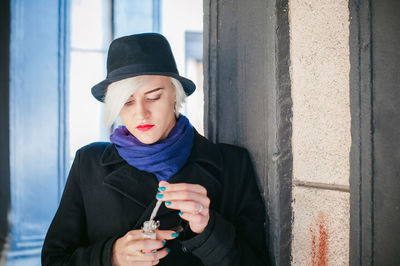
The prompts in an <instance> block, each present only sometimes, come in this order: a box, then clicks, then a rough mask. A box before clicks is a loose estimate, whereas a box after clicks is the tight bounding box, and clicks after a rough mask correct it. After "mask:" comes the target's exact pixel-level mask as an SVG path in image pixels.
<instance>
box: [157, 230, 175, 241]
mask: <svg viewBox="0 0 400 266" xmlns="http://www.w3.org/2000/svg"><path fill="white" fill-rule="evenodd" d="M156 235H157V239H159V240H171V239H175V238H176V237H177V235H176V232H175V231H173V230H157V231H156Z"/></svg>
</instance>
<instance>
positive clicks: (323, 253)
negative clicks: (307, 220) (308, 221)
mask: <svg viewBox="0 0 400 266" xmlns="http://www.w3.org/2000/svg"><path fill="white" fill-rule="evenodd" d="M315 227H316V228H317V230H314V228H315ZM310 233H311V262H312V266H327V265H328V229H327V226H326V222H325V217H324V215H323V214H319V215H318V217H317V218H316V223H315V224H314V225H312V226H311V227H310ZM317 234H318V235H317ZM317 238H318V241H317Z"/></svg>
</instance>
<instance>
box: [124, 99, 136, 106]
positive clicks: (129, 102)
mask: <svg viewBox="0 0 400 266" xmlns="http://www.w3.org/2000/svg"><path fill="white" fill-rule="evenodd" d="M134 102H135V100H128V101H127V102H126V103H125V105H130V104H133V103H134Z"/></svg>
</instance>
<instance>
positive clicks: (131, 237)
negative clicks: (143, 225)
mask: <svg viewBox="0 0 400 266" xmlns="http://www.w3.org/2000/svg"><path fill="white" fill-rule="evenodd" d="M142 232H143V231H142V230H140V229H136V230H131V231H129V232H128V233H126V234H125V238H126V240H127V241H135V240H141V239H143V236H142Z"/></svg>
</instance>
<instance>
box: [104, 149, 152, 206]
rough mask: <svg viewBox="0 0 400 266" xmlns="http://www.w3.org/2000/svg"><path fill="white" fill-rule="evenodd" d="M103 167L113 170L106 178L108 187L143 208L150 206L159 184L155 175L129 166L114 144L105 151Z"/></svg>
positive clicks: (105, 181)
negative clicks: (109, 167)
mask: <svg viewBox="0 0 400 266" xmlns="http://www.w3.org/2000/svg"><path fill="white" fill-rule="evenodd" d="M101 165H103V166H112V168H113V171H111V172H110V173H109V174H108V175H106V176H105V178H104V184H105V185H106V186H108V187H109V188H111V189H113V190H115V191H117V192H119V193H121V194H122V195H123V196H125V197H127V198H128V199H130V200H132V201H134V202H135V203H137V204H138V205H140V206H141V207H143V208H147V207H148V206H149V204H150V203H151V202H152V200H153V199H154V195H155V194H156V193H157V184H158V182H157V179H156V178H155V176H154V175H152V174H150V173H147V172H143V171H140V170H138V169H137V168H135V167H132V166H131V165H129V164H128V163H127V162H126V161H124V160H123V159H122V158H121V157H120V156H119V154H118V152H117V150H116V149H115V147H114V145H113V144H111V145H109V146H108V147H107V149H106V150H105V151H104V153H103V156H102V159H101Z"/></svg>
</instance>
